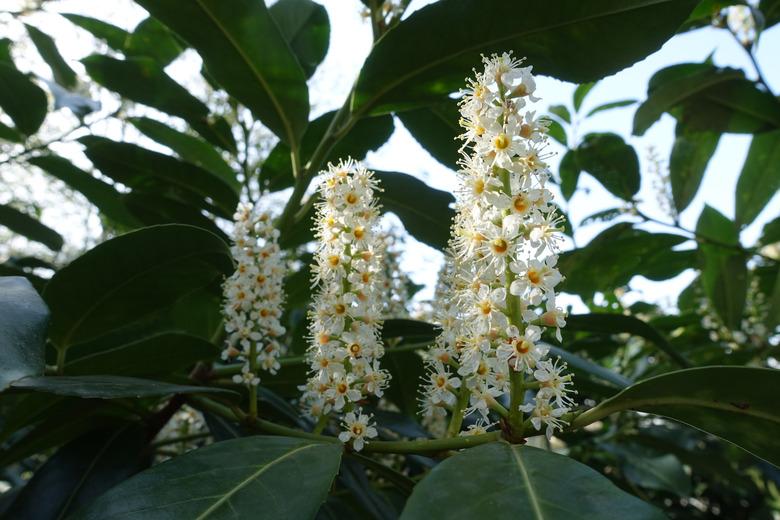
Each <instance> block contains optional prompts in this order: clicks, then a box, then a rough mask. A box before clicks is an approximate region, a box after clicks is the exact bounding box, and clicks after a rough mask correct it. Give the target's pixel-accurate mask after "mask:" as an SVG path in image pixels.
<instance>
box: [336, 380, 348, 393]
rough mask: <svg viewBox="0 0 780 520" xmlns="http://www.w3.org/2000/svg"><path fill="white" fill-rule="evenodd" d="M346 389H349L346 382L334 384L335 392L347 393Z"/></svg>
mask: <svg viewBox="0 0 780 520" xmlns="http://www.w3.org/2000/svg"><path fill="white" fill-rule="evenodd" d="M347 390H349V387H348V386H347V384H346V383H339V384H338V385H337V386H336V392H338V393H340V394H346V393H347Z"/></svg>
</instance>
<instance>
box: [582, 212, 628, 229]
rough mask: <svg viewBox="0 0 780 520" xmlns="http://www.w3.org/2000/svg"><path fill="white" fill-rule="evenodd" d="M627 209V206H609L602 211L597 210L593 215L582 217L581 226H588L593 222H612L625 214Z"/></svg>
mask: <svg viewBox="0 0 780 520" xmlns="http://www.w3.org/2000/svg"><path fill="white" fill-rule="evenodd" d="M625 214H626V210H625V208H609V209H605V210H602V211H597V212H596V213H593V214H592V215H588V216H587V217H585V218H584V219H582V222H580V226H586V225H588V224H593V223H594V222H611V221H613V220H615V219H616V218H618V217H619V216H621V215H625Z"/></svg>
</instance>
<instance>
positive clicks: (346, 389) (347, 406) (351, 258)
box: [302, 160, 390, 449]
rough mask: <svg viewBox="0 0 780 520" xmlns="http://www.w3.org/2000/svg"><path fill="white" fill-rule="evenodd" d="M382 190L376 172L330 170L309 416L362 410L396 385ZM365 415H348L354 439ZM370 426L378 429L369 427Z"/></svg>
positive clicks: (352, 166)
mask: <svg viewBox="0 0 780 520" xmlns="http://www.w3.org/2000/svg"><path fill="white" fill-rule="evenodd" d="M377 190H378V186H377V181H376V180H375V179H374V177H373V175H372V173H371V172H369V171H367V170H366V169H365V168H364V167H363V166H362V165H360V164H359V163H355V162H354V161H352V160H348V161H346V162H340V163H339V164H337V165H335V166H334V165H328V170H327V171H326V172H323V180H322V184H321V188H320V195H321V200H320V202H319V203H318V205H317V222H316V226H317V237H318V239H319V245H318V249H317V253H316V256H315V265H314V266H313V267H312V272H313V273H314V280H313V282H314V284H317V285H319V292H318V294H317V296H316V297H315V299H314V303H313V310H312V311H311V313H310V320H311V323H310V328H309V332H310V341H311V346H310V348H309V351H308V353H307V356H308V360H309V363H310V366H311V370H310V378H309V380H308V381H307V383H306V385H305V386H304V387H302V390H303V392H304V395H303V399H302V401H303V402H304V403H305V405H306V407H307V411H308V413H309V414H310V415H311V416H313V417H319V418H321V419H320V420H321V421H322V420H323V419H322V418H324V417H327V416H328V414H330V413H331V412H332V411H333V412H352V411H355V406H356V404H358V403H360V402H361V401H363V400H365V399H366V398H368V397H369V396H375V397H381V396H382V395H383V391H384V389H385V387H386V386H387V383H388V380H389V379H390V375H389V374H388V373H387V372H386V371H385V370H382V369H381V368H380V366H379V359H380V358H381V357H382V356H383V355H384V346H383V344H382V340H381V337H380V330H381V320H382V314H383V311H384V309H383V305H384V302H383V300H384V298H383V296H384V290H383V288H384V271H383V270H384V267H383V265H382V250H383V249H384V245H383V244H382V243H381V239H380V237H379V236H378V235H377V232H376V223H377V219H378V216H379V209H378V208H377V204H376V200H375V198H374V193H375V192H376V191H377ZM357 412H358V413H357V415H354V414H349V413H348V414H347V416H346V424H347V430H348V431H353V433H354V428H356V427H357V426H355V425H356V424H358V423H360V424H363V422H361V421H363V419H362V418H364V417H367V416H365V415H363V414H361V413H360V411H359V410H357ZM367 420H368V419H366V421H367ZM355 421H357V422H355ZM362 428H363V430H364V431H365V432H371V431H373V428H369V427H368V423H367V422H366V423H365V424H363V426H362ZM368 436H370V435H368ZM354 439H355V441H354V442H353V447H354V448H355V449H360V447H362V439H363V437H360V439H361V442H357V439H358V438H357V437H354Z"/></svg>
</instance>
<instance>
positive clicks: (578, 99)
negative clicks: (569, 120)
mask: <svg viewBox="0 0 780 520" xmlns="http://www.w3.org/2000/svg"><path fill="white" fill-rule="evenodd" d="M595 86H596V82H595V81H592V82H590V83H583V84H582V85H577V88H576V89H574V95H573V96H572V103H573V104H574V110H575V111H579V110H580V107H581V106H582V102H583V101H585V97H586V96H587V95H588V93H589V92H590V91H591V90H593V87H595Z"/></svg>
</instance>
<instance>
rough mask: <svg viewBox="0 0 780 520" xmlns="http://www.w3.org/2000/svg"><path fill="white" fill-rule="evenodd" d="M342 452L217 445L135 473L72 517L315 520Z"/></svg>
mask: <svg viewBox="0 0 780 520" xmlns="http://www.w3.org/2000/svg"><path fill="white" fill-rule="evenodd" d="M341 452H342V447H341V445H340V444H338V443H334V444H316V443H312V442H310V441H304V440H301V439H293V438H288V437H266V436H252V437H245V438H240V439H234V440H227V441H223V442H218V443H216V444H212V445H211V446H207V447H205V448H201V449H198V450H195V451H191V452H189V453H186V454H184V455H181V456H179V457H176V458H175V459H173V460H170V461H167V462H164V463H162V464H160V465H158V466H155V467H153V468H151V469H149V470H146V471H144V472H142V473H139V474H138V475H136V476H135V477H133V478H131V479H129V480H127V481H125V482H124V483H122V484H120V485H119V486H117V487H115V488H113V489H112V490H110V491H109V492H108V493H106V494H104V495H103V496H101V497H100V498H98V499H97V500H96V501H95V502H93V503H92V504H91V505H89V506H88V507H87V508H85V509H83V510H82V511H80V512H79V513H77V514H76V515H75V516H74V517H72V518H73V520H98V519H99V520H111V519H113V518H122V519H123V520H148V519H149V518H156V517H160V518H162V517H165V518H191V519H197V520H206V519H209V520H222V519H225V520H227V519H235V518H258V517H262V518H269V519H271V518H274V519H275V518H279V519H282V518H289V519H294V518H314V516H315V515H316V513H317V510H318V509H319V507H320V505H321V504H322V503H323V502H324V501H325V498H326V497H327V495H328V490H329V489H330V486H331V483H332V482H333V479H334V478H335V476H336V473H337V472H338V469H339V463H340V461H341ZM226 461H227V462H229V463H226ZM171 482H176V485H171Z"/></svg>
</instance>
